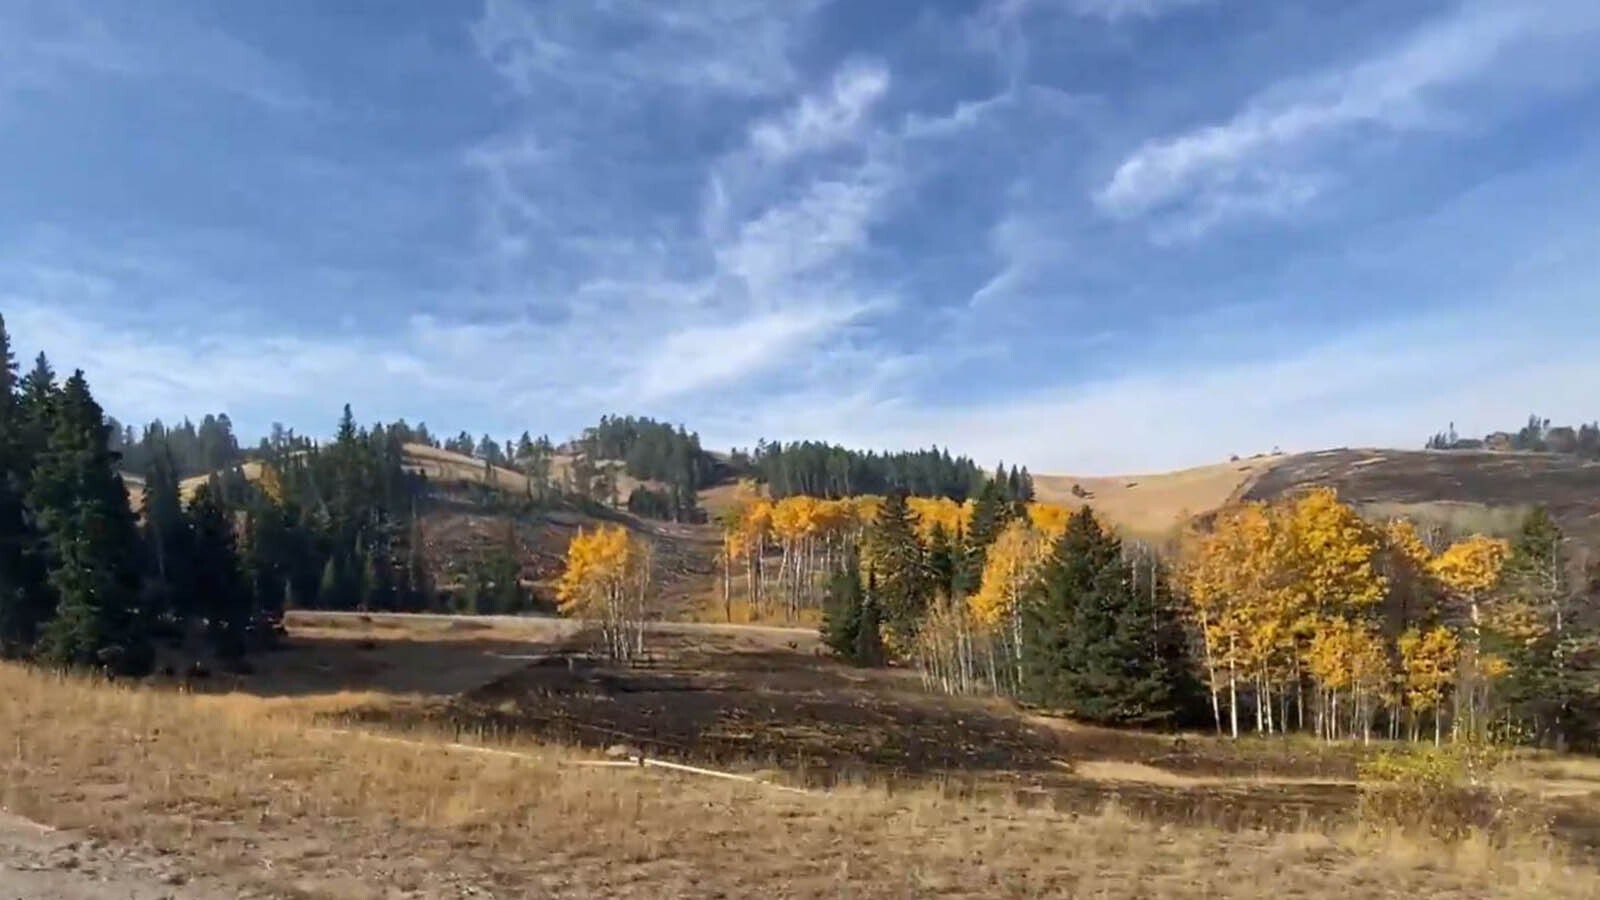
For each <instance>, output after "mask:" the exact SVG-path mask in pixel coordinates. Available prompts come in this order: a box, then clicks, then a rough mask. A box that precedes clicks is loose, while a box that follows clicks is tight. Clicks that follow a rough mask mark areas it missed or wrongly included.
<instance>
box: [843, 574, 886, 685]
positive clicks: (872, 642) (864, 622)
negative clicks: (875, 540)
mask: <svg viewBox="0 0 1600 900" xmlns="http://www.w3.org/2000/svg"><path fill="white" fill-rule="evenodd" d="M878 597H879V594H878V572H877V570H876V569H872V570H870V571H868V572H867V591H866V594H865V595H864V596H863V597H862V598H861V619H860V621H859V622H858V623H857V625H856V646H855V652H854V653H852V654H851V661H852V662H854V663H855V664H856V665H858V666H881V665H883V661H884V651H883V623H882V618H881V616H882V613H881V608H882V607H881V604H880V603H879V600H878Z"/></svg>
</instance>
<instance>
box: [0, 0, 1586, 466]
mask: <svg viewBox="0 0 1600 900" xmlns="http://www.w3.org/2000/svg"><path fill="white" fill-rule="evenodd" d="M0 60H3V65H0V312H3V313H4V315H5V316H6V319H7V321H8V323H9V325H10V328H11V331H12V333H13V337H14V339H15V341H16V343H17V344H18V350H19V355H31V353H32V352H33V351H34V350H35V349H36V348H43V349H45V350H46V351H47V352H48V353H49V354H50V355H51V357H52V359H53V360H54V361H55V363H56V364H57V367H58V368H61V369H70V368H73V367H80V366H81V367H83V368H84V369H86V370H87V371H88V373H89V376H90V380H91V384H92V385H93V386H94V387H95V389H96V392H97V394H98V395H99V396H100V398H101V399H102V401H103V402H104V403H105V405H106V406H107V407H108V409H109V411H111V412H112V413H113V414H115V415H117V416H118V417H120V418H122V419H124V420H128V421H142V420H145V419H148V418H150V417H154V416H161V417H165V418H168V419H171V418H175V417H179V416H182V415H184V414H189V415H198V414H200V413H203V412H206V411H212V410H226V411H227V412H229V413H230V414H231V415H232V417H233V419H234V421H235V423H236V426H237V427H238V429H239V430H240V431H242V432H244V433H246V434H247V435H254V434H259V433H260V432H262V431H264V430H265V428H266V427H267V425H268V424H269V423H270V422H272V421H282V422H284V423H286V424H288V425H290V426H293V427H296V428H297V429H299V430H301V431H305V432H311V433H322V432H326V431H328V430H330V429H331V427H332V423H333V421H334V419H335V418H336V416H337V412H338V409H339V406H340V404H342V403H344V402H346V401H348V402H351V403H353V404H354V405H355V408H356V411H357V413H358V416H359V417H360V418H361V419H363V420H365V421H372V420H375V419H378V418H383V419H392V418H395V417H399V416H405V417H406V418H408V419H409V420H410V421H412V422H416V421H417V420H419V419H421V420H426V421H427V422H428V423H429V425H430V426H432V427H433V428H434V429H435V430H436V431H442V432H451V433H453V432H455V431H459V430H461V429H467V430H470V431H472V432H473V433H475V434H476V433H481V432H484V431H488V432H490V433H492V434H495V435H498V436H505V435H512V434H516V433H520V432H521V431H522V430H523V429H524V428H526V429H530V430H532V431H533V432H535V433H539V432H548V433H550V434H551V435H552V436H554V437H557V438H560V437H563V436H569V435H571V434H572V433H574V432H575V431H576V430H577V429H578V428H580V427H582V426H583V425H584V424H587V423H590V422H592V421H593V420H594V419H595V418H597V417H598V416H599V415H600V414H601V413H602V412H608V411H609V412H635V413H643V414H650V415H655V416H658V417H666V418H671V419H674V420H681V421H684V422H687V423H688V424H689V425H690V426H691V427H693V428H697V429H698V430H700V431H701V433H702V434H703V435H704V437H705V439H706V440H707V442H708V443H709V444H711V445H713V446H729V445H733V444H738V445H748V444H750V443H753V442H754V440H755V439H756V438H758V437H766V438H768V439H774V438H782V439H791V438H804V437H810V438H823V439H829V440H835V441H841V442H845V443H848V444H851V445H860V446H883V447H912V446H926V445H928V444H931V443H938V444H940V445H948V446H950V447H952V448H953V449H955V450H958V451H963V452H968V453H972V454H975V455H977V456H978V457H979V458H980V459H981V460H984V461H986V462H993V461H994V460H996V459H1001V458H1003V459H1005V460H1007V461H1008V462H1010V461H1014V462H1022V463H1027V464H1028V465H1029V466H1031V467H1032V468H1033V469H1034V470H1035V471H1059V472H1079V473H1103V472H1121V471H1138V470H1149V469H1157V468H1167V467H1171V466H1177V465H1185V464H1198V463H1205V462H1209V461H1214V460H1216V459H1219V458H1222V457H1225V456H1227V455H1228V454H1230V453H1240V454H1248V453H1252V452H1257V451H1262V450H1267V449H1270V448H1271V447H1273V446H1279V447H1282V448H1284V449H1286V450H1289V449H1315V448H1319V447H1326V446H1345V445H1351V446H1356V445H1387V446H1415V445H1417V444H1419V443H1420V441H1421V440H1422V439H1423V437H1424V436H1425V435H1426V434H1427V433H1428V432H1430V431H1432V430H1435V429H1438V428H1442V427H1443V426H1444V425H1445V424H1446V423H1447V422H1448V421H1451V420H1454V421H1455V422H1456V423H1457V426H1458V428H1459V429H1460V430H1461V431H1462V432H1463V433H1475V432H1482V431H1486V430H1489V429H1491V428H1496V427H1501V426H1505V425H1509V424H1515V423H1516V422H1518V421H1520V420H1521V419H1522V418H1523V417H1525V416H1526V414H1527V413H1529V412H1532V411H1535V410H1537V411H1538V412H1540V413H1542V414H1544V415H1547V416H1550V417H1551V418H1554V419H1557V420H1578V419H1585V420H1587V419H1592V418H1594V417H1596V416H1597V415H1600V252H1597V251H1600V3H1595V2H1593V0H1542V2H1536V0H1525V2H1515V0H1505V2H1486V0H1466V2H1461V0H1454V2H1444V0H1408V2H1405V3H1395V2H1393V0H1337V2H1335V0H1285V2H1273V3H1264V2H1246V0H984V2H967V3H920V4H912V3H897V2H888V0H885V2H873V3H870V4H869V3H854V2H843V0H836V2H832V3H826V2H820V0H783V2H757V0H699V2H692V3H683V4H672V3H666V2H658V0H594V2H570V3H569V2H544V3H537V2H521V0H487V2H481V3H479V2H472V3H468V2H462V3H436V2H420V0H418V2H410V3H401V2H395V3H383V4H331V3H326V2H322V0H276V2H273V3H254V2H228V3H214V2H201V0H188V2H186V0H151V2H144V3H139V4H130V3H121V2H105V3H87V2H63V0H47V2H30V0H0Z"/></svg>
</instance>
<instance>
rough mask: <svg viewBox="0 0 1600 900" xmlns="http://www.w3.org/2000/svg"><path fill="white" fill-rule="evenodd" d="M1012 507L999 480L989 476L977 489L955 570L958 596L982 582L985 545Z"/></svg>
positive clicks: (986, 555) (1007, 518)
mask: <svg viewBox="0 0 1600 900" xmlns="http://www.w3.org/2000/svg"><path fill="white" fill-rule="evenodd" d="M1013 513H1014V509H1013V508H1012V506H1011V504H1009V503H1007V502H1006V498H1005V496H1004V492H1003V491H1002V490H1001V488H1000V484H999V482H997V481H995V480H994V479H990V480H988V481H985V482H984V483H983V487H981V488H979V489H978V498H977V499H976V500H975V501H973V505H972V524H971V525H970V526H968V528H967V539H966V542H965V545H964V546H963V549H962V554H961V564H960V566H959V571H958V572H957V578H958V583H957V591H956V593H957V594H958V595H961V596H965V595H967V594H971V593H974V592H975V591H977V589H978V585H979V583H980V582H982V581H983V567H984V564H985V563H986V562H988V558H989V545H990V544H993V543H994V541H995V538H997V537H999V536H1000V532H1002V531H1004V530H1005V528H1006V525H1007V523H1009V522H1010V521H1011V516H1012V514H1013Z"/></svg>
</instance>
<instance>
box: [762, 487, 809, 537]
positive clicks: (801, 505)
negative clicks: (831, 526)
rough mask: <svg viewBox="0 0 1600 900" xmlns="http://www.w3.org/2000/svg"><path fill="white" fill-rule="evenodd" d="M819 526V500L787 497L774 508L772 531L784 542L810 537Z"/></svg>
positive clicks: (806, 497) (797, 496) (801, 495)
mask: <svg viewBox="0 0 1600 900" xmlns="http://www.w3.org/2000/svg"><path fill="white" fill-rule="evenodd" d="M816 524H817V498H815V497H808V496H806V495H804V494H796V495H795V496H793V497H785V498H783V499H782V500H779V501H778V502H777V503H776V504H775V505H774V506H773V507H772V531H773V533H775V534H776V535H777V536H778V539H779V540H781V541H784V542H786V543H787V542H790V541H796V540H799V539H801V538H803V537H807V536H809V535H810V534H811V533H812V532H813V530H814V529H815V528H816Z"/></svg>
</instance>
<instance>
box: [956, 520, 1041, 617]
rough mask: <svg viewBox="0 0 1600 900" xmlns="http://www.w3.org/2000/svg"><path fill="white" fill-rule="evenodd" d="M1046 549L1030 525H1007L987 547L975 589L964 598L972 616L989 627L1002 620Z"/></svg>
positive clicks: (1037, 531)
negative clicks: (979, 579)
mask: <svg viewBox="0 0 1600 900" xmlns="http://www.w3.org/2000/svg"><path fill="white" fill-rule="evenodd" d="M1049 552H1050V545H1049V542H1047V541H1046V540H1045V538H1044V535H1042V534H1040V533H1039V530H1038V529H1036V528H1034V527H1033V526H1032V525H1031V524H1029V523H1027V522H1023V521H1020V520H1012V522H1011V523H1010V524H1008V525H1006V527H1005V530H1003V531H1001V532H1000V534H999V536H998V537H996V538H995V541H994V543H993V544H992V545H990V547H989V552H988V556H987V558H986V560H985V562H984V565H983V582H982V584H981V585H980V586H979V588H978V592H977V593H975V594H973V595H972V596H971V597H970V598H968V600H967V603H968V605H969V606H970V608H971V609H972V615H973V617H974V618H976V619H977V620H978V622H979V623H980V624H982V625H985V626H989V627H993V626H994V625H996V624H998V623H1000V622H1002V621H1005V620H1006V619H1007V618H1008V617H1009V616H1010V615H1012V613H1014V612H1015V611H1016V608H1017V604H1018V603H1019V602H1020V601H1021V598H1022V594H1023V592H1024V591H1026V590H1027V588H1028V585H1029V584H1030V583H1031V581H1032V580H1033V578H1034V577H1036V576H1037V574H1038V572H1039V568H1040V566H1041V565H1042V564H1043V563H1044V560H1045V557H1047V556H1048V555H1049Z"/></svg>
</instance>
